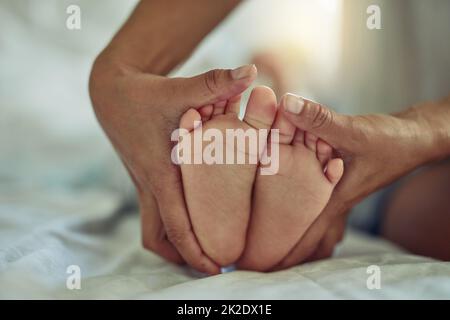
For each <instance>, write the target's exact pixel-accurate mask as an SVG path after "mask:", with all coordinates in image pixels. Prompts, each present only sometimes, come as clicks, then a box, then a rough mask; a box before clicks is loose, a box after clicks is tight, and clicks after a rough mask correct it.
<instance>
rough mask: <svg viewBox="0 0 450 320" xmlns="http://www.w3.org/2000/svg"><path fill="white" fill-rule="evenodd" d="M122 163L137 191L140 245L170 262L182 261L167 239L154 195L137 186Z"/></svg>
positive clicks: (131, 174) (128, 169)
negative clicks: (139, 215)
mask: <svg viewBox="0 0 450 320" xmlns="http://www.w3.org/2000/svg"><path fill="white" fill-rule="evenodd" d="M122 163H123V164H124V166H125V169H126V170H127V171H128V174H129V175H130V177H131V180H133V183H134V185H135V186H136V189H137V191H138V198H139V212H140V214H141V239H142V246H143V247H144V248H145V249H147V250H150V251H153V252H155V253H156V254H158V255H160V256H161V257H163V258H165V259H167V260H169V261H171V262H174V263H177V264H182V263H184V260H183V257H181V255H180V254H179V253H178V251H177V250H176V248H175V247H174V246H173V245H172V244H171V243H170V242H169V241H168V240H167V237H166V233H165V230H164V226H163V224H162V221H161V218H160V214H159V209H158V205H157V203H156V199H155V197H154V196H153V194H151V193H150V192H145V191H144V190H142V189H141V188H140V187H139V183H137V180H136V178H135V176H134V174H133V171H132V170H130V168H129V167H128V165H127V163H126V162H125V161H122Z"/></svg>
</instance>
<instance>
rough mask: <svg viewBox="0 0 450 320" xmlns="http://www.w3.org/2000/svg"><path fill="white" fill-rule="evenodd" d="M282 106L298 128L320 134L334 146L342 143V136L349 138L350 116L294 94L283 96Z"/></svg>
mask: <svg viewBox="0 0 450 320" xmlns="http://www.w3.org/2000/svg"><path fill="white" fill-rule="evenodd" d="M281 107H282V110H283V112H284V114H285V116H286V118H287V119H288V120H289V121H291V122H292V123H293V124H294V125H295V126H296V127H297V128H299V129H302V130H304V131H307V132H310V133H312V134H314V135H316V136H318V137H319V138H321V139H323V140H325V141H327V142H328V143H329V144H331V145H332V146H333V147H338V146H339V145H340V144H339V142H340V139H342V137H346V138H348V130H350V128H349V125H348V124H349V121H350V120H349V119H350V118H349V117H348V116H345V115H340V114H337V113H335V112H334V111H332V110H330V109H329V108H327V107H325V106H323V105H321V104H319V103H316V102H313V101H310V100H307V99H304V98H302V97H299V96H296V95H293V94H286V95H284V96H283V98H282V99H281Z"/></svg>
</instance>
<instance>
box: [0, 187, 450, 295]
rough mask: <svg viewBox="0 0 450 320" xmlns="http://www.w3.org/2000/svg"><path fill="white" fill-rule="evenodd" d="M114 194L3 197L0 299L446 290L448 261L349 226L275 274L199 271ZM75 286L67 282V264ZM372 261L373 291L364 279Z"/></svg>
mask: <svg viewBox="0 0 450 320" xmlns="http://www.w3.org/2000/svg"><path fill="white" fill-rule="evenodd" d="M118 199H120V198H118V197H115V196H114V194H113V193H108V192H105V191H99V190H84V191H79V192H73V193H72V194H67V193H65V194H55V193H52V194H46V193H43V192H31V193H22V194H20V195H18V194H14V195H12V194H11V195H7V194H6V195H5V193H3V195H2V197H1V205H0V298H2V299H5V298H12V299H16V298H44V299H50V298H56V299H91V298H94V299H99V298H102V299H122V298H130V299H196V298H206V299H219V298H220V299H248V298H251V299H341V298H357V299H369V298H449V297H450V277H449V275H450V264H449V263H445V262H438V261H434V260H432V259H428V258H424V257H419V256H413V255H409V254H407V253H404V252H402V251H400V250H399V249H397V248H395V247H394V246H392V245H390V244H389V243H387V242H384V241H382V240H378V239H371V238H367V237H365V236H362V235H360V234H356V233H353V232H350V233H349V234H348V235H347V237H346V239H345V241H344V243H343V244H342V245H341V246H340V247H339V248H338V250H337V253H336V256H335V257H334V258H332V259H329V260H324V261H319V262H313V263H308V264H304V265H300V266H296V267H294V268H290V269H288V270H285V271H280V272H275V273H266V274H264V273H257V272H244V271H235V272H229V273H225V274H221V275H217V276H213V277H205V276H203V275H201V274H198V273H196V272H195V271H193V270H190V269H189V268H186V267H180V266H175V265H172V264H170V263H167V262H165V261H163V260H162V259H160V258H159V257H157V256H156V255H154V254H152V253H150V252H147V251H145V250H144V249H142V248H141V246H140V241H139V237H140V235H139V232H138V230H139V217H138V214H136V212H135V208H133V207H132V206H128V207H127V206H123V205H122V204H121V203H120V202H121V201H118ZM70 265H78V266H79V267H80V268H81V289H79V290H69V289H67V288H66V279H67V277H68V274H67V273H66V271H67V267H68V266H70ZM369 265H378V266H380V270H381V289H379V290H377V289H373V290H369V289H368V288H367V286H366V281H367V278H368V276H369V275H368V274H367V267H368V266H369Z"/></svg>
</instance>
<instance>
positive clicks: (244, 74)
mask: <svg viewBox="0 0 450 320" xmlns="http://www.w3.org/2000/svg"><path fill="white" fill-rule="evenodd" d="M254 69H255V65H254V64H249V65H246V66H242V67H239V68H236V69H234V70H231V77H232V78H233V79H234V80H240V79H244V78H248V77H250V76H251V75H252V73H253V70H254Z"/></svg>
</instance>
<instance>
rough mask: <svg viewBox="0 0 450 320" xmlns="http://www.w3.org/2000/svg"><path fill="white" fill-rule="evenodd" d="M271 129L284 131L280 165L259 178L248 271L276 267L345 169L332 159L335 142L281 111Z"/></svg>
mask: <svg viewBox="0 0 450 320" xmlns="http://www.w3.org/2000/svg"><path fill="white" fill-rule="evenodd" d="M283 99H289V95H286V96H285V97H284V98H283ZM272 129H279V137H280V138H279V145H278V147H279V169H278V172H277V173H276V174H275V175H260V174H258V175H257V177H256V182H255V187H254V191H253V208H252V213H251V218H250V226H249V230H248V233H247V243H246V247H245V251H244V253H243V255H242V256H241V258H240V260H239V267H240V268H243V269H250V270H258V271H267V270H269V269H271V268H273V267H274V266H275V265H277V264H278V263H279V262H280V261H281V260H282V259H283V258H284V257H285V256H286V255H287V254H288V253H289V251H290V250H291V249H292V248H293V247H294V245H295V244H296V243H297V242H298V241H299V240H300V239H301V237H302V235H303V234H304V233H305V232H306V230H307V228H308V227H309V226H310V225H311V224H312V222H313V221H314V220H315V219H316V218H317V217H318V215H319V214H320V213H321V212H322V210H323V209H324V208H325V205H326V204H327V203H328V200H329V199H330V196H331V193H332V192H333V189H334V187H335V186H336V184H337V183H338V181H339V180H340V178H341V177H342V174H343V170H344V166H343V161H342V160H341V159H332V148H331V146H329V145H328V144H327V143H325V142H324V141H322V140H320V139H317V137H315V136H314V135H312V134H310V133H308V132H303V131H301V130H299V129H296V128H295V127H294V125H293V124H291V123H290V122H289V121H288V120H287V119H286V118H285V117H284V115H283V113H282V111H281V110H278V113H277V116H276V119H275V122H274V124H273V126H272ZM271 137H272V136H271ZM271 137H270V138H269V139H271ZM270 146H271V143H268V147H270Z"/></svg>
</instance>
